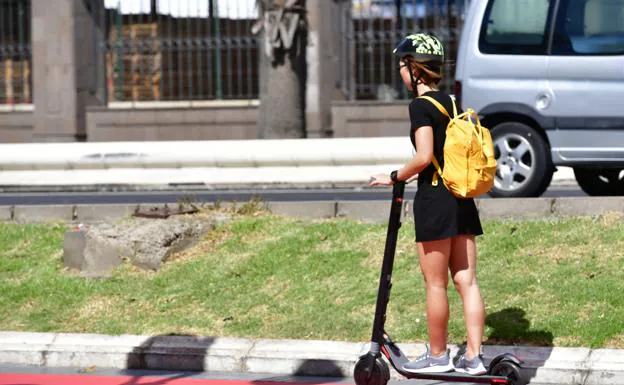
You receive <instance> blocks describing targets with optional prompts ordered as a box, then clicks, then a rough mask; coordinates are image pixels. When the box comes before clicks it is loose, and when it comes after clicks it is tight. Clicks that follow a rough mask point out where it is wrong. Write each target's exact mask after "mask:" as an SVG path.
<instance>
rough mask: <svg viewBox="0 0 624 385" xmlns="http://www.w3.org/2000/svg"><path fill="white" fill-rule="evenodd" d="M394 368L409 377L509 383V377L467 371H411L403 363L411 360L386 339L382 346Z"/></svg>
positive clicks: (481, 382)
mask: <svg viewBox="0 0 624 385" xmlns="http://www.w3.org/2000/svg"><path fill="white" fill-rule="evenodd" d="M381 351H382V353H383V354H384V355H385V356H386V358H387V359H388V361H389V362H390V364H391V365H392V367H393V368H394V370H396V371H397V372H398V373H399V374H401V375H402V376H404V377H406V378H409V379H419V380H438V381H449V382H465V383H474V384H500V385H506V384H509V380H508V379H507V377H502V376H490V375H481V376H473V375H470V374H466V373H458V372H446V373H410V372H407V371H405V370H403V365H404V364H406V363H407V362H409V360H408V359H407V357H406V356H405V355H404V354H403V352H402V351H401V350H400V349H399V348H398V347H397V346H396V345H395V344H394V343H392V342H389V341H386V343H385V344H384V345H383V346H382V348H381Z"/></svg>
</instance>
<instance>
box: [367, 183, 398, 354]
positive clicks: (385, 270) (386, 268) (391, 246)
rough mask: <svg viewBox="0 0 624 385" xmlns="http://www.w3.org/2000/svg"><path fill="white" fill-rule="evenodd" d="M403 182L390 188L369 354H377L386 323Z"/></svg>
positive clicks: (382, 339) (382, 340)
mask: <svg viewBox="0 0 624 385" xmlns="http://www.w3.org/2000/svg"><path fill="white" fill-rule="evenodd" d="M404 192H405V182H398V183H395V184H394V186H393V188H392V204H391V205H390V219H389V220H388V232H387V234H386V246H385V249H384V257H383V265H382V267H381V276H380V277H379V292H378V294H377V307H376V308H375V320H374V321H373V335H372V338H371V342H372V344H371V353H373V354H377V353H379V349H380V347H381V345H382V344H383V342H384V325H385V322H386V309H387V307H388V302H389V300H390V289H391V288H392V266H393V264H394V253H395V250H396V244H397V238H398V235H399V228H400V227H401V210H402V208H403V194H404Z"/></svg>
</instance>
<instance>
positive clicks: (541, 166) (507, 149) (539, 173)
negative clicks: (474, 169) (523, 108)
mask: <svg viewBox="0 0 624 385" xmlns="http://www.w3.org/2000/svg"><path fill="white" fill-rule="evenodd" d="M491 133H492V141H493V142H494V155H495V157H496V163H497V167H496V178H495V179H494V187H493V188H492V190H491V191H490V193H489V194H490V196H492V197H538V196H540V195H542V194H543V193H544V191H546V189H547V188H548V186H550V182H551V181H552V177H553V165H552V158H551V155H550V151H549V148H548V145H547V144H546V142H545V141H544V139H543V138H542V136H541V135H540V134H539V133H538V132H537V131H535V129H533V128H532V127H529V126H527V125H526V124H523V123H518V122H506V123H501V124H498V125H496V126H495V127H493V128H492V129H491Z"/></svg>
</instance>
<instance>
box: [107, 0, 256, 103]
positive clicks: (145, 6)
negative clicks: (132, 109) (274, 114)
mask: <svg viewBox="0 0 624 385" xmlns="http://www.w3.org/2000/svg"><path fill="white" fill-rule="evenodd" d="M105 9H106V11H105V12H106V15H105V18H104V19H105V21H104V23H105V26H104V29H105V41H104V42H103V43H102V45H101V47H100V48H101V49H102V50H104V53H105V61H106V64H105V66H106V75H107V76H106V77H107V91H108V92H107V93H108V101H109V102H117V101H122V102H123V101H179V100H185V101H194V100H215V99H254V98H257V95H258V68H257V67H258V65H257V62H258V53H257V52H258V49H257V46H258V43H257V41H256V38H255V37H254V36H252V34H251V26H252V24H253V23H254V22H255V20H256V18H257V15H256V14H255V12H256V9H255V3H254V1H253V0H251V1H227V2H224V1H221V0H202V1H197V0H193V1H190V0H186V1H179V0H134V1H132V2H128V1H122V0H106V1H105Z"/></svg>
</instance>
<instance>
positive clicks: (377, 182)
mask: <svg viewBox="0 0 624 385" xmlns="http://www.w3.org/2000/svg"><path fill="white" fill-rule="evenodd" d="M393 184H394V183H392V179H390V175H387V174H377V175H373V176H371V179H370V183H369V184H368V185H369V186H392V185H393Z"/></svg>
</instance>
